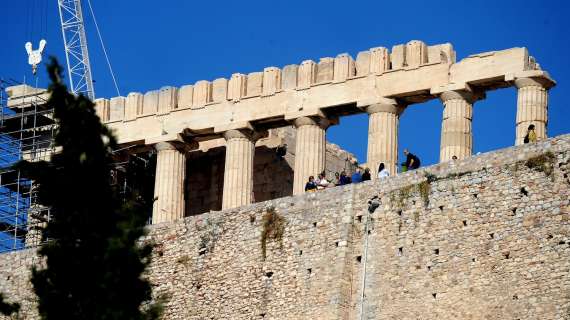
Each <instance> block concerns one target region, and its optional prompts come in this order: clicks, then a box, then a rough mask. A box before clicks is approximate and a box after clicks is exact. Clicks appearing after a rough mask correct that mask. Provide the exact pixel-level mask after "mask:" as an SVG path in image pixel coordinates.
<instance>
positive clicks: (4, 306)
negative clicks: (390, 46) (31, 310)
mask: <svg viewBox="0 0 570 320" xmlns="http://www.w3.org/2000/svg"><path fill="white" fill-rule="evenodd" d="M18 311H20V305H19V304H17V303H7V302H5V301H4V296H3V295H2V293H0V315H5V316H9V315H11V314H13V313H17V312H18Z"/></svg>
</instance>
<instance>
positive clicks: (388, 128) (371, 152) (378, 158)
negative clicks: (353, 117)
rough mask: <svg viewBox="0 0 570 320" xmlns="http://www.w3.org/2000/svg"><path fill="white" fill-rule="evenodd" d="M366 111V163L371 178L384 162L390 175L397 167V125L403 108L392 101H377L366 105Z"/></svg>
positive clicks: (373, 177) (395, 171) (393, 173)
mask: <svg viewBox="0 0 570 320" xmlns="http://www.w3.org/2000/svg"><path fill="white" fill-rule="evenodd" d="M365 110H366V112H368V114H369V117H368V155H367V160H366V161H367V164H368V167H369V168H370V171H371V174H372V179H376V177H377V175H378V166H379V165H380V163H384V165H385V166H386V169H387V170H388V171H389V172H390V174H391V175H395V174H396V173H397V167H398V127H399V124H400V114H401V113H402V112H403V110H404V108H403V107H402V106H398V105H397V104H396V102H395V101H393V102H392V103H379V104H374V105H371V106H368V107H366V109H365Z"/></svg>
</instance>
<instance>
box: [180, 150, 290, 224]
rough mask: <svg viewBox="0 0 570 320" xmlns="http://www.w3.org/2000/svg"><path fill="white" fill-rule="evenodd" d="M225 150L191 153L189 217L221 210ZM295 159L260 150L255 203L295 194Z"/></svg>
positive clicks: (258, 151)
mask: <svg viewBox="0 0 570 320" xmlns="http://www.w3.org/2000/svg"><path fill="white" fill-rule="evenodd" d="M225 151H226V148H225V147H218V148H214V149H210V150H208V151H206V152H202V151H199V152H192V153H191V154H190V155H189V156H188V161H187V164H186V166H187V167H186V172H187V175H186V190H185V195H186V196H185V198H186V204H187V205H186V216H193V215H198V214H201V213H204V212H208V211H211V210H214V211H217V210H221V209H222V194H223V188H224V165H225ZM293 161H294V160H293V158H292V157H291V155H290V154H287V155H286V156H285V157H283V158H281V157H278V156H277V154H276V150H275V149H274V148H268V147H266V146H262V147H257V148H256V149H255V156H254V164H253V165H254V169H253V172H254V173H253V180H254V181H253V193H254V198H253V199H254V202H260V201H266V200H271V199H276V198H281V197H287V196H290V195H292V194H293Z"/></svg>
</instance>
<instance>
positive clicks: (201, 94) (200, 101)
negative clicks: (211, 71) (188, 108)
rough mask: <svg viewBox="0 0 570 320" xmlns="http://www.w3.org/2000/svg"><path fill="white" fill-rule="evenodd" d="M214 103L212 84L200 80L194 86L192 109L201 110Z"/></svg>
mask: <svg viewBox="0 0 570 320" xmlns="http://www.w3.org/2000/svg"><path fill="white" fill-rule="evenodd" d="M211 101H212V83H211V82H209V81H206V80H200V81H198V82H196V83H195V84H194V96H193V100H192V109H201V108H203V107H204V106H205V105H206V104H207V103H210V102H211Z"/></svg>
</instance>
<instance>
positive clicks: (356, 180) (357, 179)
mask: <svg viewBox="0 0 570 320" xmlns="http://www.w3.org/2000/svg"><path fill="white" fill-rule="evenodd" d="M351 180H352V183H359V182H362V174H361V173H360V168H356V171H354V173H353V174H352V179H351Z"/></svg>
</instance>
